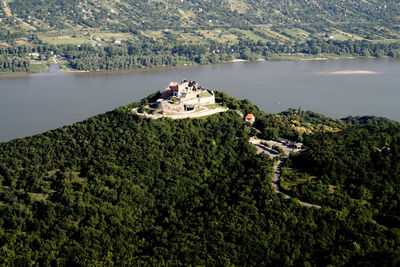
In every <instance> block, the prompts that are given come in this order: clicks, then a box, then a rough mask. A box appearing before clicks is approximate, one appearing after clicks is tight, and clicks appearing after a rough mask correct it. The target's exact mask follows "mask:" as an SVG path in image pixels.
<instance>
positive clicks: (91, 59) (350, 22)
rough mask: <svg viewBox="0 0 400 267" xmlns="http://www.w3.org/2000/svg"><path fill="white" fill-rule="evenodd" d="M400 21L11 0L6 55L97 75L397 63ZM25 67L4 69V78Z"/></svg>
mask: <svg viewBox="0 0 400 267" xmlns="http://www.w3.org/2000/svg"><path fill="white" fill-rule="evenodd" d="M399 13H400V6H399V5H398V2H397V1H394V0H385V1H361V2H360V1H341V0H334V1H332V0H329V1H328V0H321V1H307V0H297V1H277V0H273V1H254V0H228V1H215V0H201V1H180V0H179V1H178V0H170V1H138V0H121V1H114V0H110V1H98V0H85V1H77V0H68V1H59V0H51V1H27V0H13V1H4V2H2V5H0V48H1V49H5V50H8V49H10V50H13V52H15V50H42V49H43V47H45V51H42V52H39V51H37V52H33V53H34V54H35V55H34V56H33V55H32V52H24V53H22V54H21V53H13V54H12V55H13V57H17V58H18V59H19V60H20V61H24V62H25V61H29V62H30V63H41V64H48V63H54V62H57V63H61V64H63V65H64V67H65V68H70V69H76V70H92V71H95V70H121V69H133V68H141V67H151V66H164V65H178V64H208V63H217V62H223V61H229V60H232V59H236V58H240V59H246V60H259V59H267V60H271V59H281V58H284V59H285V58H286V59H293V58H295V59H296V58H300V59H301V58H312V57H327V58H337V57H393V58H399V57H400V32H399V25H400V20H399V16H398V14H399ZM66 46H68V49H66V48H65V47H66ZM10 55H11V54H10ZM58 59H62V60H58ZM26 68H27V69H28V70H29V69H30V65H29V66H27V67H26ZM26 68H19V67H17V66H15V64H4V63H3V67H2V68H1V69H0V71H25V69H26Z"/></svg>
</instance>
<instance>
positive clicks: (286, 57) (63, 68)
mask: <svg viewBox="0 0 400 267" xmlns="http://www.w3.org/2000/svg"><path fill="white" fill-rule="evenodd" d="M371 59H376V60H380V59H382V60H385V59H389V60H395V61H399V59H395V58H390V57H380V58H377V57H354V56H337V55H335V56H332V55H326V56H325V55H318V56H309V55H277V56H274V57H271V58H268V59H263V58H260V59H258V60H247V59H240V58H236V59H232V60H229V61H221V62H218V63H208V64H205V65H204V66H206V65H218V64H232V63H257V62H263V61H329V60H332V61H334V60H371ZM399 62H400V61H399ZM48 65H53V64H48ZM54 65H59V66H60V69H59V70H58V71H57V72H67V73H86V74H90V73H105V74H112V73H129V72H136V71H143V70H162V69H169V68H176V67H187V66H202V65H201V64H197V63H183V64H178V65H175V66H173V65H169V66H168V65H163V66H153V67H137V68H133V69H126V70H75V69H71V68H68V67H66V65H63V64H59V63H57V64H54ZM48 69H49V68H46V69H44V70H43V71H40V72H0V78H1V77H18V76H22V77H24V76H30V75H32V74H40V73H46V72H49V73H51V72H52V71H48ZM343 71H344V72H345V71H347V70H343ZM360 71H363V70H360ZM338 72H339V71H338ZM325 74H336V73H325ZM337 74H342V73H337ZM343 74H344V73H343ZM352 74H359V73H352ZM363 74H375V73H363Z"/></svg>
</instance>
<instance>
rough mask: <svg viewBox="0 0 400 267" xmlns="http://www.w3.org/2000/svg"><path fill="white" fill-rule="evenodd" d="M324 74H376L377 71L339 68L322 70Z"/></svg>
mask: <svg viewBox="0 0 400 267" xmlns="http://www.w3.org/2000/svg"><path fill="white" fill-rule="evenodd" d="M324 74H335V75H352V74H378V73H377V72H375V71H370V70H339V71H330V72H324Z"/></svg>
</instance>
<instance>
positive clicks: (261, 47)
mask: <svg viewBox="0 0 400 267" xmlns="http://www.w3.org/2000/svg"><path fill="white" fill-rule="evenodd" d="M399 49H400V43H390V44H389V43H388V44H383V43H372V42H368V41H334V40H328V41H326V40H322V39H321V40H318V39H317V40H310V41H307V42H304V43H296V44H291V43H285V44H279V43H272V42H261V41H258V42H253V41H250V40H242V41H240V42H239V43H238V44H233V45H226V44H221V43H215V42H213V43H211V44H190V45H189V44H180V43H173V44H165V43H161V42H156V41H150V40H144V41H141V42H138V43H131V42H128V43H123V44H112V45H109V46H104V47H103V46H92V45H89V44H87V45H81V46H75V45H58V46H55V45H46V44H42V45H36V46H17V47H2V48H0V55H7V56H16V57H25V55H26V54H27V53H33V52H36V53H39V54H40V57H41V58H48V57H49V56H50V55H52V54H57V55H60V56H63V57H65V58H66V60H67V62H68V66H69V67H70V68H72V69H76V70H92V71H93V70H126V69H133V68H140V67H153V66H175V65H177V64H182V63H193V64H208V63H218V62H224V61H229V60H232V59H234V58H240V59H245V60H258V59H260V58H262V59H270V58H272V57H274V56H275V55H278V54H299V53H302V54H306V55H307V54H308V55H319V54H321V53H328V54H335V55H338V56H340V55H353V56H365V57H366V56H374V57H383V56H386V57H394V58H398V57H399V55H400V54H399V51H400V50H399ZM9 71H10V69H9Z"/></svg>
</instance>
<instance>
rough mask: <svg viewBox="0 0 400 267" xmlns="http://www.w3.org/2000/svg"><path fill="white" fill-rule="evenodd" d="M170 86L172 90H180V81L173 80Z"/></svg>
mask: <svg viewBox="0 0 400 267" xmlns="http://www.w3.org/2000/svg"><path fill="white" fill-rule="evenodd" d="M169 88H171V89H172V90H175V91H178V88H179V83H177V82H171V83H170V84H169Z"/></svg>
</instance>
